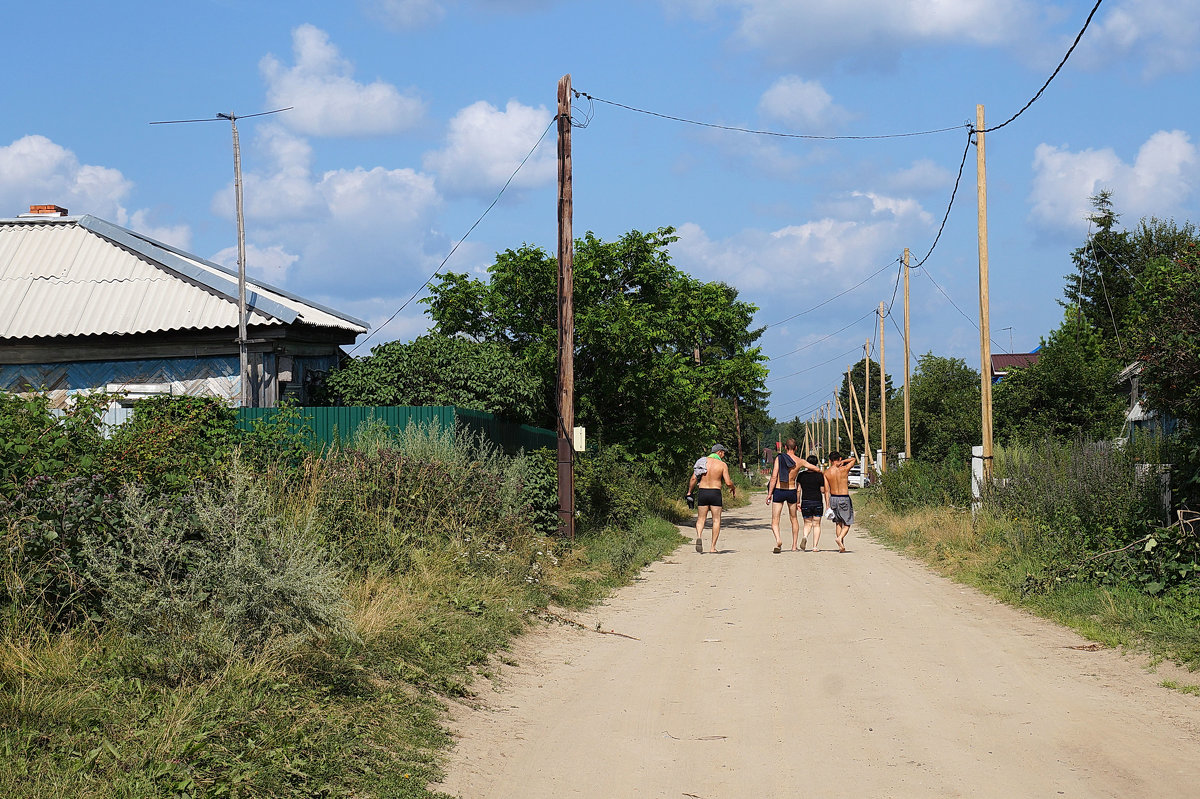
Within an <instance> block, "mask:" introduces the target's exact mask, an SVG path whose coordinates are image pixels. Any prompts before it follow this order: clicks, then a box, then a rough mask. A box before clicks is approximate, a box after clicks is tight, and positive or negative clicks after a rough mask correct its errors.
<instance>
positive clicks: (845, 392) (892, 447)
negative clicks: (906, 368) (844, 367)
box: [838, 358, 904, 459]
mask: <svg viewBox="0 0 1200 799" xmlns="http://www.w3.org/2000/svg"><path fill="white" fill-rule="evenodd" d="M901 360H903V358H901ZM902 365H903V364H902ZM867 369H870V370H871V401H870V406H871V407H870V410H869V411H868V410H867V395H866V386H867V379H866V373H867ZM883 377H884V396H885V397H886V398H887V400H888V450H889V451H891V452H899V451H901V450H902V449H903V448H904V426H903V425H904V410H903V408H904V406H903V404H901V405H900V406H899V407H900V416H899V417H896V414H895V411H894V410H893V408H894V407H895V406H894V403H893V400H894V399H895V398H896V397H897V393H896V390H895V388H893V386H892V376H891V375H890V374H888V373H887V372H884V375H883ZM850 379H851V380H853V381H854V395H855V397H857V398H858V405H857V406H855V404H854V401H853V400H852V399H851V398H850V383H849V382H848V381H847V379H846V378H845V377H843V378H842V382H841V385H840V386H839V388H838V399H839V400H841V403H842V408H843V409H845V411H846V413H847V414H850V415H851V416H852V417H853V418H854V441H853V443H852V444H851V445H850V446H848V447H847V449H853V450H854V451H855V452H860V451H861V450H862V443H863V435H862V425H861V423H860V422H859V411H860V410H861V411H862V412H863V413H865V414H867V425H868V427H869V428H870V429H869V431H868V432H869V433H870V443H871V458H872V459H874V457H875V451H876V450H877V449H879V444H880V440H881V436H880V434H879V419H880V413H879V400H880V396H879V361H876V360H874V359H867V358H860V359H859V360H858V363H856V364H854V366H852V367H850ZM897 418H899V419H900V422H899V424H900V427H899V428H898V429H899V433H900V436H899V438H894V437H893V436H894V432H893V431H894V430H896V429H897V428H894V427H893V425H894V424H895V423H896V419H897ZM844 435H845V433H844V431H843V437H844Z"/></svg>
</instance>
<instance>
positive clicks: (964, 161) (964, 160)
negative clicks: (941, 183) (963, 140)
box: [911, 133, 971, 269]
mask: <svg viewBox="0 0 1200 799" xmlns="http://www.w3.org/2000/svg"><path fill="white" fill-rule="evenodd" d="M970 152H971V134H970V133H968V134H967V146H966V147H964V148H963V154H962V161H960V162H959V164H958V176H957V177H956V178H954V190H953V191H951V192H950V202H948V203H946V213H944V214H943V215H942V224H941V225H940V226H938V232H937V235H936V236H934V237H933V244H931V245H930V247H929V252H927V253H925V257H924V258H922V259H921V260H919V261H917V263H916V264H915V265H914V266H912V267H911V268H912V269H920V268H921V267H922V266H924V264H925V262H926V261H928V260H929V256H931V255H933V251H934V250H935V249H937V246H938V242H939V241H941V240H942V232H943V231H944V230H945V229H946V220H948V219H949V218H950V209H951V208H953V207H954V198H955V197H957V196H958V186H959V184H960V183H962V176H963V169H964V168H965V167H966V165H967V155H968V153H970Z"/></svg>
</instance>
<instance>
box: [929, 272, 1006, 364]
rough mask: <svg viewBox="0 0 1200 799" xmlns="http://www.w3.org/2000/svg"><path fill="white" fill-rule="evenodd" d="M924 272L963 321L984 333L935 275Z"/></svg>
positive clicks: (993, 341)
mask: <svg viewBox="0 0 1200 799" xmlns="http://www.w3.org/2000/svg"><path fill="white" fill-rule="evenodd" d="M922 272H923V273H924V274H925V277H927V278H929V282H930V283H932V284H933V285H934V287H935V288H937V290H938V291H940V292H941V293H942V296H943V297H945V298H946V299H947V300H948V301H949V303H950V304H951V305H953V306H954V310H956V311H958V312H959V313H960V314H962V317H963V319H966V320H967V321H968V322H970V323H971V327H973V328H975V330H977V331H979V332H983V331H980V330H979V323H978V322H976V321H975V320H974V319H972V318H971V317H969V316H967V313H966V311H964V310H963V309H962V308H960V307H958V303H956V302H955V301H954V299H953V298H952V297H951V296H950V295H949V294H948V293H947V292H946V290H945V289H944V288H942V286H941V284H940V283H938V282H937V281H936V280H934V279H933V275H931V274H930V273H929V270H928V269H923V270H922ZM989 340H990V341H991V342H992V345H993V346H995V348H996V349H997V350H1000V351H1003V350H1004V348H1003V347H1001V346H1000V345H999V344H997V343H996V339H994V338H990V337H989Z"/></svg>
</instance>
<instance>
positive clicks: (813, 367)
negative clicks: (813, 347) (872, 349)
mask: <svg viewBox="0 0 1200 799" xmlns="http://www.w3.org/2000/svg"><path fill="white" fill-rule="evenodd" d="M857 349H858V347H851V348H850V349H848V350H846V351H845V352H843V353H842V354H840V355H835V356H833V357H832V358H830V359H829V360H828V361H822V362H821V363H819V364H817V365H816V366H810V367H808V368H807V369H801V370H800V371H798V372H791V373H789V374H786V375H782V376H780V377H773V378H771V379H770V380H768V381H767V382H768V383H775V382H777V381H780V380H784V379H786V378H789V377H795V376H796V375H802V374H804V373H805V372H811V371H812V370H813V369H819V368H821V367H822V366H825V365H826V364H831V363H833V362H834V361H836V360H837V359H838V358H845V357H846V356H847V355H850V354H851V353H853V352H854V351H855V350H857Z"/></svg>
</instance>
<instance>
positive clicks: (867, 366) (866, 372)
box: [862, 340, 871, 474]
mask: <svg viewBox="0 0 1200 799" xmlns="http://www.w3.org/2000/svg"><path fill="white" fill-rule="evenodd" d="M863 352H865V353H866V355H865V356H864V358H863V404H864V405H865V406H866V413H865V414H864V416H865V418H864V419H863V420H862V426H863V440H864V441H866V442H867V451H866V454H865V457H866V459H867V461H868V462H870V460H871V342H870V340H868V341H866V342H864V343H863ZM864 474H865V472H864Z"/></svg>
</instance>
